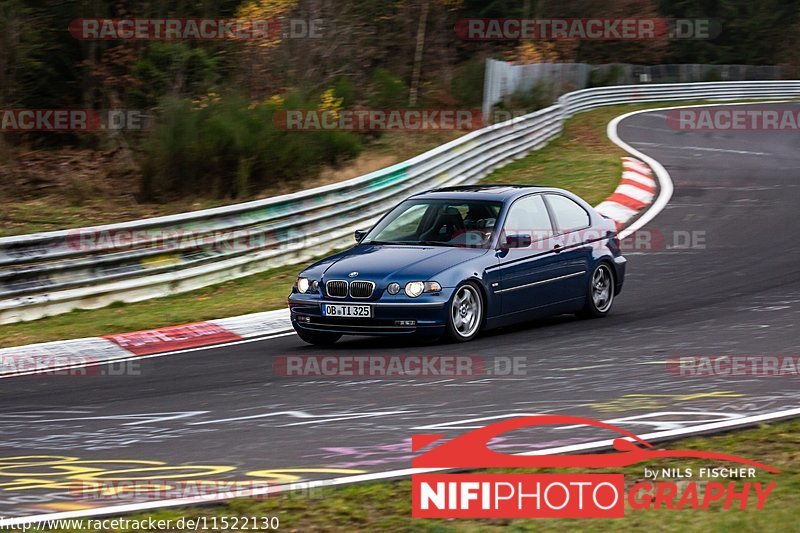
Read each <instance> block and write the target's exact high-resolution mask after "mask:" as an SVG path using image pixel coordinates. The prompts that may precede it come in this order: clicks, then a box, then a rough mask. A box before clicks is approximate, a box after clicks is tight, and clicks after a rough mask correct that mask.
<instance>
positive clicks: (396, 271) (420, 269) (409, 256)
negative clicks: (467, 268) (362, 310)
mask: <svg viewBox="0 0 800 533" xmlns="http://www.w3.org/2000/svg"><path fill="white" fill-rule="evenodd" d="M486 252H487V250H485V249H476V248H445V247H430V246H391V245H369V244H365V245H361V246H356V247H355V248H353V249H351V250H348V251H347V252H344V253H343V254H340V255H339V256H336V257H334V258H331V259H333V261H332V262H331V263H330V264H329V265H326V266H327V268H326V269H325V272H324V277H325V279H326V280H331V279H352V278H350V275H351V274H352V273H354V272H358V276H357V279H363V280H369V281H374V282H376V283H378V284H380V282H385V283H389V282H392V281H397V282H404V281H434V280H433V276H435V275H436V274H438V273H439V272H442V271H443V270H446V269H448V268H450V267H452V266H455V265H458V264H461V263H463V262H465V261H468V260H470V259H474V258H476V257H479V256H481V255H484V254H486Z"/></svg>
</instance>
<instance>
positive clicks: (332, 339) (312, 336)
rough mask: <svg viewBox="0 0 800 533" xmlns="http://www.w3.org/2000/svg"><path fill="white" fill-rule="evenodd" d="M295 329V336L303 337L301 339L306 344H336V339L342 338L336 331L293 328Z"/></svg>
mask: <svg viewBox="0 0 800 533" xmlns="http://www.w3.org/2000/svg"><path fill="white" fill-rule="evenodd" d="M295 331H296V332H297V336H298V337H300V338H301V339H303V341H305V342H307V343H308V344H313V345H314V346H332V345H334V344H336V341H338V340H339V339H341V338H342V336H341V335H340V334H338V333H316V332H313V333H312V332H310V331H301V330H299V329H295Z"/></svg>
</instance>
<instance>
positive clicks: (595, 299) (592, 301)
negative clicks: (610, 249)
mask: <svg viewBox="0 0 800 533" xmlns="http://www.w3.org/2000/svg"><path fill="white" fill-rule="evenodd" d="M615 283H616V281H615V278H614V270H613V269H612V268H611V266H610V265H609V264H608V263H605V262H603V263H600V264H599V265H597V266H596V267H595V269H594V271H593V272H592V275H591V276H590V277H589V286H588V287H587V289H586V303H584V306H583V310H582V311H581V313H580V315H581V316H583V317H585V318H602V317H604V316H608V314H609V313H610V312H611V308H612V307H613V306H614V289H615Z"/></svg>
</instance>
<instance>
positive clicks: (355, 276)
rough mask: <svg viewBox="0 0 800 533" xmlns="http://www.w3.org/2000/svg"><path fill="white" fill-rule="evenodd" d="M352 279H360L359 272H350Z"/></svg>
mask: <svg viewBox="0 0 800 533" xmlns="http://www.w3.org/2000/svg"><path fill="white" fill-rule="evenodd" d="M350 277H351V278H357V277H358V272H350Z"/></svg>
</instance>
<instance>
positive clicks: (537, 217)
mask: <svg viewBox="0 0 800 533" xmlns="http://www.w3.org/2000/svg"><path fill="white" fill-rule="evenodd" d="M503 233H505V235H519V234H521V235H530V236H531V239H532V240H533V241H534V242H536V241H539V240H542V239H546V238H547V237H550V236H552V235H553V225H552V224H551V223H550V215H549V214H548V213H547V207H546V206H545V203H544V199H543V198H542V195H540V194H537V195H535V196H528V197H526V198H522V199H520V200H517V201H516V202H514V204H513V205H512V206H511V209H510V210H509V212H508V216H507V217H506V223H505V226H504V227H503Z"/></svg>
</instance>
